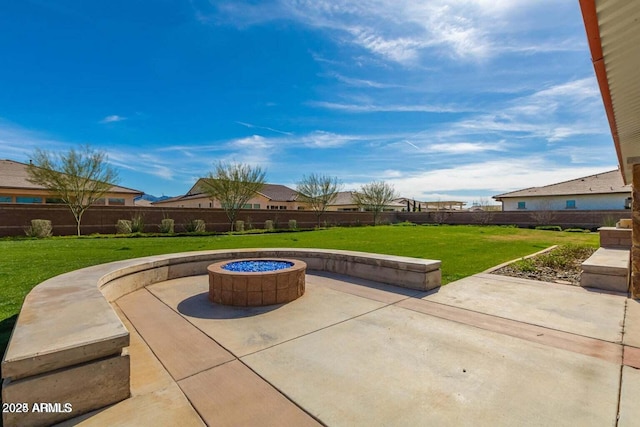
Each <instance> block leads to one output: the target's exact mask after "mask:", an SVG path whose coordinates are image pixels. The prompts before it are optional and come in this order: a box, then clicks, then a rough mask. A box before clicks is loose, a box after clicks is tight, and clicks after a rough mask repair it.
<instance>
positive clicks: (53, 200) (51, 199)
mask: <svg viewBox="0 0 640 427" xmlns="http://www.w3.org/2000/svg"><path fill="white" fill-rule="evenodd" d="M45 203H47V204H62V203H64V200H62V199H58V198H55V197H47V198H46V199H45Z"/></svg>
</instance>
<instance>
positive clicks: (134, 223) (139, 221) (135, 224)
mask: <svg viewBox="0 0 640 427" xmlns="http://www.w3.org/2000/svg"><path fill="white" fill-rule="evenodd" d="M131 232H132V233H144V217H143V216H142V215H136V216H134V217H133V218H131Z"/></svg>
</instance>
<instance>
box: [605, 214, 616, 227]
mask: <svg viewBox="0 0 640 427" xmlns="http://www.w3.org/2000/svg"><path fill="white" fill-rule="evenodd" d="M617 222H618V220H617V219H616V218H615V217H613V216H611V215H607V216H605V217H604V218H602V226H603V227H615V226H616V223H617Z"/></svg>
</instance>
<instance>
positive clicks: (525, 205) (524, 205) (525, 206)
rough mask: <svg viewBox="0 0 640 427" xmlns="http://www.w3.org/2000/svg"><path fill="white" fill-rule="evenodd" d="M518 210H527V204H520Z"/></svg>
mask: <svg viewBox="0 0 640 427" xmlns="http://www.w3.org/2000/svg"><path fill="white" fill-rule="evenodd" d="M518 209H527V202H518Z"/></svg>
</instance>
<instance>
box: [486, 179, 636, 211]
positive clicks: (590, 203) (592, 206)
mask: <svg viewBox="0 0 640 427" xmlns="http://www.w3.org/2000/svg"><path fill="white" fill-rule="evenodd" d="M493 198H494V199H496V200H497V201H499V202H501V203H502V210H503V211H519V210H530V211H541V210H544V211H548V210H567V209H576V210H624V209H629V208H630V207H631V185H625V184H624V182H623V181H622V174H621V173H620V171H619V170H613V171H609V172H603V173H599V174H595V175H591V176H585V177H583V178H577V179H572V180H571V181H565V182H560V183H557V184H551V185H546V186H544V187H532V188H526V189H524V190H518V191H512V192H510V193H504V194H499V195H497V196H493Z"/></svg>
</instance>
